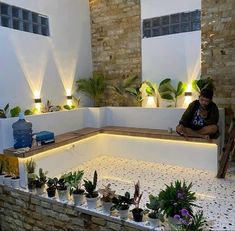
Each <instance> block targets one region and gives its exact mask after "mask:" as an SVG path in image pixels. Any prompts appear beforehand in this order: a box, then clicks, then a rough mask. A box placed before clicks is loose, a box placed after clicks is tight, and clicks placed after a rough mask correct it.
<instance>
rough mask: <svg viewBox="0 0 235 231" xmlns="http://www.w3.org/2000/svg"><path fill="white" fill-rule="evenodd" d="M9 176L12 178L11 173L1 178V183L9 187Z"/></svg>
mask: <svg viewBox="0 0 235 231" xmlns="http://www.w3.org/2000/svg"><path fill="white" fill-rule="evenodd" d="M11 178H12V176H11V175H5V176H4V178H3V184H4V185H6V186H9V187H11Z"/></svg>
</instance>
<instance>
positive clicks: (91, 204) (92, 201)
mask: <svg viewBox="0 0 235 231" xmlns="http://www.w3.org/2000/svg"><path fill="white" fill-rule="evenodd" d="M97 200H98V197H94V198H89V197H86V202H87V207H88V209H96V207H97Z"/></svg>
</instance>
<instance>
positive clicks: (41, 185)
mask: <svg viewBox="0 0 235 231" xmlns="http://www.w3.org/2000/svg"><path fill="white" fill-rule="evenodd" d="M38 173H39V176H36V180H35V187H36V192H37V194H38V195H41V194H43V193H44V191H45V185H46V182H47V173H48V171H45V172H44V171H43V169H42V168H39V172H38Z"/></svg>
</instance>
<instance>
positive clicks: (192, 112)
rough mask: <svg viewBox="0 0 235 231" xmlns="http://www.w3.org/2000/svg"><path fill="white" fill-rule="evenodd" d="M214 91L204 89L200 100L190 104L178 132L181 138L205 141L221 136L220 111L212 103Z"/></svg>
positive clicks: (177, 128) (178, 126)
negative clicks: (219, 126) (195, 138)
mask: <svg viewBox="0 0 235 231" xmlns="http://www.w3.org/2000/svg"><path fill="white" fill-rule="evenodd" d="M212 98H213V90H211V89H202V90H201V93H200V95H199V100H195V101H193V102H192V103H190V104H189V106H188V108H187V109H186V111H185V112H184V114H183V115H182V118H181V120H180V122H179V125H177V127H176V132H177V133H178V134H179V135H181V136H190V137H200V138H205V139H210V138H217V137H218V136H219V130H218V126H217V123H218V120H219V110H218V107H217V106H216V104H215V103H214V102H212Z"/></svg>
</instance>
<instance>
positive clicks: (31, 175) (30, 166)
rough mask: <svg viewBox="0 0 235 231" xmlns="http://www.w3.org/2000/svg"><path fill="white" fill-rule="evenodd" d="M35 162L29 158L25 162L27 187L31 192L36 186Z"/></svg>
mask: <svg viewBox="0 0 235 231" xmlns="http://www.w3.org/2000/svg"><path fill="white" fill-rule="evenodd" d="M35 168H36V163H35V161H34V160H33V159H32V158H31V159H30V160H27V162H26V171H27V177H28V189H29V191H30V192H32V191H33V190H34V189H35V188H36V176H37V175H36V174H35Z"/></svg>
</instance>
